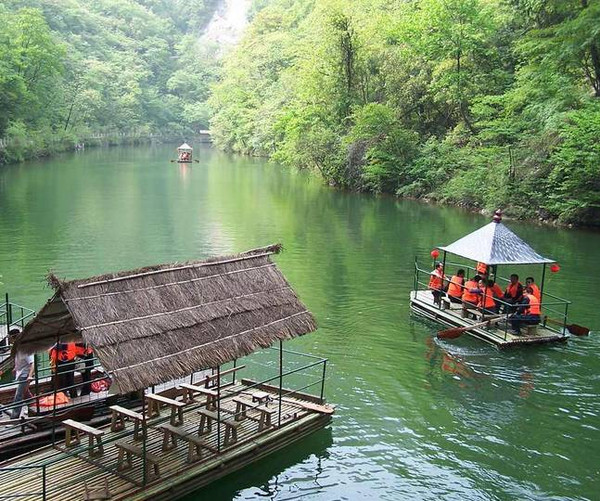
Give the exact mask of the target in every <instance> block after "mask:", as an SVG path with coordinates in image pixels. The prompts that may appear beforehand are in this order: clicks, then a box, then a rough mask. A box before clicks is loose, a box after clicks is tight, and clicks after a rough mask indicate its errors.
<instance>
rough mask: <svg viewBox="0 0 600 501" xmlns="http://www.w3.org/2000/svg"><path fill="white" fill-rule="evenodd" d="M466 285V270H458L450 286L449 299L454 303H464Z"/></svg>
mask: <svg viewBox="0 0 600 501" xmlns="http://www.w3.org/2000/svg"><path fill="white" fill-rule="evenodd" d="M464 283H465V270H458V271H457V272H456V275H454V276H453V277H452V278H451V279H450V283H449V284H448V290H447V291H446V292H447V294H448V299H450V301H452V302H453V303H459V304H460V303H462V294H463V285H464Z"/></svg>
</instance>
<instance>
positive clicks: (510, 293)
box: [504, 274, 523, 313]
mask: <svg viewBox="0 0 600 501" xmlns="http://www.w3.org/2000/svg"><path fill="white" fill-rule="evenodd" d="M522 299H523V286H522V285H521V282H519V275H517V274H512V275H511V276H510V283H509V284H508V286H507V287H506V291H505V292H504V301H505V302H507V303H510V304H511V305H516V304H520V303H521V300H522ZM505 308H506V309H507V310H508V311H506V313H512V312H514V311H515V310H516V309H517V308H515V307H514V306H506V307H505Z"/></svg>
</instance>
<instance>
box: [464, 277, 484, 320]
mask: <svg viewBox="0 0 600 501" xmlns="http://www.w3.org/2000/svg"><path fill="white" fill-rule="evenodd" d="M480 280H481V277H480V276H479V275H475V276H474V277H473V278H472V279H471V280H467V282H466V283H465V288H464V289H463V295H462V304H463V317H466V316H467V310H473V309H475V308H477V303H478V302H479V295H478V294H479V281H480Z"/></svg>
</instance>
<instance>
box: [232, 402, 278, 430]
mask: <svg viewBox="0 0 600 501" xmlns="http://www.w3.org/2000/svg"><path fill="white" fill-rule="evenodd" d="M233 401H234V402H235V405H236V407H235V420H236V421H241V420H242V419H245V418H249V419H254V418H251V417H250V416H248V415H247V414H246V411H247V410H248V409H251V410H254V411H259V412H260V418H259V419H258V431H262V430H264V429H265V428H270V427H271V415H272V414H274V413H275V409H269V408H267V406H266V405H262V404H260V403H256V402H253V401H252V400H248V399H246V398H242V397H233Z"/></svg>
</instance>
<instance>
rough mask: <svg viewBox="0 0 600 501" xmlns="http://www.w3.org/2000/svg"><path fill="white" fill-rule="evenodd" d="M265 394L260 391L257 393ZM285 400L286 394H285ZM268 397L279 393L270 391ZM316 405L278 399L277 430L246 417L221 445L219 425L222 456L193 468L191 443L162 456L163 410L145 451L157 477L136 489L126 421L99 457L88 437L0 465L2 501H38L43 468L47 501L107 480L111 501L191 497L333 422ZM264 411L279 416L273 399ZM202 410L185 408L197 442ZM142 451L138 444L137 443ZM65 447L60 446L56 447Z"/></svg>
mask: <svg viewBox="0 0 600 501" xmlns="http://www.w3.org/2000/svg"><path fill="white" fill-rule="evenodd" d="M245 388H247V387H246V386H245V385H243V384H239V383H238V384H235V385H232V386H229V387H227V389H223V390H222V400H221V413H222V415H224V416H227V414H228V413H227V412H226V411H229V412H230V413H231V414H233V413H234V412H235V403H234V402H233V401H232V399H233V397H234V396H235V395H236V394H239V392H240V391H244V392H245V393H251V392H252V391H253V390H252V389H247V390H245ZM261 391H264V388H261ZM288 397H290V395H288ZM273 398H274V399H276V398H277V394H276V393H273ZM303 404H304V405H307V406H310V405H311V404H312V405H314V402H310V401H305V400H304V399H301V398H299V396H298V395H294V397H293V398H286V399H285V400H282V405H281V427H278V426H277V425H278V421H279V416H280V415H279V412H275V413H274V414H273V416H272V423H273V426H272V427H271V428H267V429H265V430H263V431H261V432H258V422H257V421H254V420H251V419H245V420H243V421H241V425H240V427H239V428H238V440H237V442H235V443H234V444H230V445H229V446H227V447H225V446H224V444H223V439H224V435H225V426H224V425H221V426H220V430H219V431H220V446H221V452H220V453H217V452H216V450H215V452H209V451H206V450H204V451H203V458H202V459H201V460H200V461H198V462H195V463H192V464H189V463H187V462H186V459H187V450H188V444H187V441H185V440H181V439H180V440H178V444H177V448H176V449H173V450H170V451H167V452H163V451H162V441H163V435H162V432H161V431H160V430H158V429H157V428H156V426H157V425H158V424H161V423H165V422H168V419H169V414H170V410H169V409H163V411H162V415H161V416H160V417H156V418H154V419H149V420H148V421H147V424H148V428H147V430H148V432H147V436H148V441H147V449H146V450H147V452H150V453H152V454H155V455H157V456H159V457H160V478H158V479H156V480H153V481H152V482H150V483H148V484H147V485H146V486H145V487H141V483H142V476H143V472H142V460H141V459H140V458H138V457H136V456H134V458H133V468H132V469H130V470H125V471H122V472H118V471H117V455H118V451H117V448H116V446H115V445H114V441H116V440H123V439H127V440H128V441H129V442H131V443H134V442H133V425H132V424H130V423H128V425H127V429H126V430H124V431H121V432H111V431H110V429H109V428H103V429H104V430H105V435H104V437H103V443H104V454H103V455H102V456H101V457H99V458H95V459H89V456H88V451H87V438H86V437H84V438H83V439H82V441H81V442H82V444H84V445H81V446H76V447H73V448H71V449H70V450H69V452H64V450H57V449H56V448H53V447H52V446H48V447H44V448H41V449H38V450H37V451H34V452H31V453H29V454H25V455H23V456H20V457H18V458H15V459H13V460H10V461H7V462H5V463H2V464H0V499H2V498H5V497H12V496H19V499H25V500H38V499H41V492H42V490H43V485H42V483H43V475H42V469H41V466H42V465H45V468H46V499H48V500H56V501H59V500H74V499H84V491H85V486H84V483H87V485H88V487H89V488H90V489H92V490H94V489H99V488H102V487H103V485H104V482H105V480H104V479H105V478H106V479H107V480H108V487H109V491H110V494H111V496H112V497H111V499H114V500H121V499H139V500H143V499H153V500H154V499H170V500H172V499H176V498H177V497H179V496H182V495H184V494H186V493H188V492H192V491H193V490H195V489H198V488H199V487H202V486H203V485H206V484H208V483H209V482H212V481H213V480H215V479H216V478H219V477H221V476H224V475H226V474H228V473H231V472H232V471H235V470H237V469H239V468H242V467H244V466H246V465H247V464H249V463H251V462H253V461H256V460H257V459H260V458H261V457H263V456H265V455H267V454H270V453H271V452H273V451H275V450H277V449H280V448H282V447H285V446H286V445H287V444H289V443H291V442H293V441H295V440H298V439H299V438H301V437H303V436H305V435H307V434H309V433H312V432H313V431H316V430H317V429H319V428H322V427H324V426H325V425H326V424H327V423H328V422H329V420H330V419H331V416H330V415H329V414H323V413H319V412H316V411H313V410H310V409H307V408H306V407H303ZM269 407H271V408H273V409H275V410H276V411H278V409H279V403H278V401H277V400H275V401H274V402H271V403H270V404H269ZM201 408H204V399H197V401H196V402H194V403H190V404H188V405H187V406H186V407H185V415H184V416H185V419H184V424H183V425H182V426H181V428H182V429H183V430H185V431H186V432H189V433H190V434H194V435H196V436H197V432H198V425H199V421H200V416H199V415H198V413H197V412H196V411H197V410H199V409H201ZM248 414H249V416H252V417H255V418H256V417H257V416H258V414H259V413H258V411H251V410H250V411H248ZM217 429H218V427H217V426H216V424H215V423H213V430H212V432H211V433H210V434H209V435H205V436H204V438H205V439H206V440H207V441H208V442H209V443H210V445H212V446H213V447H214V448H215V449H217V445H218V444H217V442H218V438H217ZM135 444H136V445H138V446H139V447H141V442H135ZM56 445H57V446H58V447H59V448H61V449H64V441H62V442H58V443H57V444H56ZM36 466H37V468H32V469H19V470H8V468H14V467H20V468H22V467H28V468H31V467H36Z"/></svg>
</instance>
